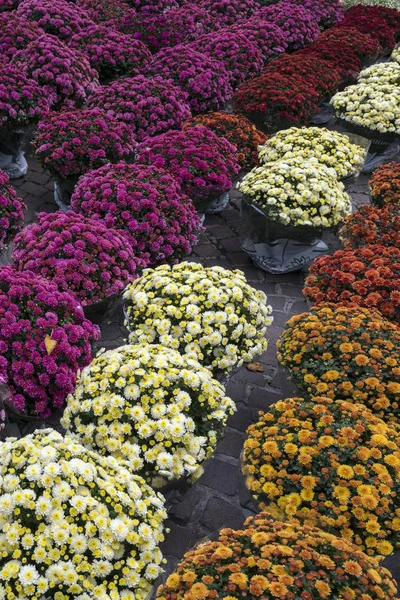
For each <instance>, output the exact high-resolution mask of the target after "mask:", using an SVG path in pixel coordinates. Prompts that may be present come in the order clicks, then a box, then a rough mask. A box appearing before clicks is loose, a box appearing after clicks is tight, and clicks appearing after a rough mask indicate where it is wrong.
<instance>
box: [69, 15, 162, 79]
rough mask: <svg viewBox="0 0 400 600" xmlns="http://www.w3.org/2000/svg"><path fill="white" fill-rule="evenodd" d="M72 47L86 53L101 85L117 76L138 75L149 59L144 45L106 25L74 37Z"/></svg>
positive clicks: (148, 52)
mask: <svg viewBox="0 0 400 600" xmlns="http://www.w3.org/2000/svg"><path fill="white" fill-rule="evenodd" d="M71 47H72V48H78V49H79V50H81V51H82V52H86V54H87V55H88V57H89V59H90V64H91V65H92V67H93V68H94V69H96V71H97V72H98V74H99V78H100V81H101V82H102V83H103V82H107V81H110V80H111V79H117V78H118V77H120V76H125V75H131V76H133V75H137V74H139V73H140V72H141V71H142V70H143V68H144V67H145V65H146V64H147V63H148V62H150V59H151V54H150V51H149V50H148V49H147V47H146V46H145V45H144V44H143V42H141V41H140V40H136V39H134V38H133V37H132V36H131V35H126V34H124V33H120V32H119V31H114V30H113V29H110V28H109V27H107V26H106V25H91V26H90V27H87V28H86V29H83V30H82V31H81V32H80V33H78V34H76V35H74V36H73V38H72V40H71Z"/></svg>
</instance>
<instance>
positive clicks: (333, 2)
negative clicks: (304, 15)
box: [290, 0, 344, 29]
mask: <svg viewBox="0 0 400 600" xmlns="http://www.w3.org/2000/svg"><path fill="white" fill-rule="evenodd" d="M290 2H291V3H292V4H298V5H299V6H303V7H304V8H306V9H307V10H308V11H309V12H310V13H311V14H312V15H314V16H315V18H316V20H317V21H318V25H319V26H320V27H321V29H326V28H327V27H332V26H333V25H336V23H338V22H339V21H341V20H342V19H343V15H344V8H343V4H342V3H341V2H340V0H290Z"/></svg>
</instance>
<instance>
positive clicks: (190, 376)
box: [62, 345, 235, 488]
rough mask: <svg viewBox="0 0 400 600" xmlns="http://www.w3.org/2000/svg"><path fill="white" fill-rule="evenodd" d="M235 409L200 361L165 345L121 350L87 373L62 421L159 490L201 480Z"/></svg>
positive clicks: (87, 443)
mask: <svg viewBox="0 0 400 600" xmlns="http://www.w3.org/2000/svg"><path fill="white" fill-rule="evenodd" d="M160 383H161V384H162V385H161V386H160ZM234 410H235V405H234V403H233V402H232V400H230V399H229V398H227V397H226V396H225V390H224V388H223V386H222V385H221V384H220V383H218V381H216V380H215V379H213V378H212V375H211V373H210V371H209V370H208V369H206V368H204V367H202V366H200V364H199V363H198V362H197V361H196V360H193V359H190V358H188V357H187V356H186V355H181V354H179V352H177V351H176V350H172V349H171V348H166V347H163V346H153V345H138V346H122V347H120V348H117V349H116V350H110V351H108V352H105V353H103V354H99V355H98V356H97V357H96V358H95V360H94V361H93V362H92V363H91V364H90V366H89V367H87V368H86V369H84V370H83V371H82V374H81V377H80V378H79V380H78V383H77V386H76V389H75V392H74V394H73V395H72V396H70V397H69V399H68V405H67V408H66V410H65V413H64V417H63V421H62V423H63V425H64V427H65V428H66V430H67V431H68V432H70V433H75V434H76V435H77V436H78V437H79V438H80V439H81V440H82V443H83V444H84V445H85V446H90V447H91V448H93V450H96V451H97V452H99V453H100V454H106V455H109V454H111V455H112V456H114V457H115V458H117V459H124V460H126V461H127V462H128V464H129V467H130V469H131V470H133V471H134V472H137V473H138V474H139V475H141V476H142V477H144V479H146V481H148V483H149V484H150V485H152V486H153V487H155V488H159V487H162V486H163V485H165V484H166V483H168V481H171V480H175V479H182V478H184V477H189V476H191V477H192V479H197V478H198V477H199V476H200V475H201V473H202V469H201V464H202V462H204V461H205V460H206V459H207V458H208V457H209V456H210V455H211V454H212V453H213V451H214V450H215V446H216V443H217V440H218V439H219V438H220V437H221V435H222V430H223V428H224V426H225V424H226V421H227V418H228V416H229V415H231V414H233V412H234Z"/></svg>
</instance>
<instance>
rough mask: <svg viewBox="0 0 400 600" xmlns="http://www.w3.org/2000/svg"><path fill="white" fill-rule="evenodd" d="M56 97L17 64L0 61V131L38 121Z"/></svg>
mask: <svg viewBox="0 0 400 600" xmlns="http://www.w3.org/2000/svg"><path fill="white" fill-rule="evenodd" d="M54 99H55V97H54V94H53V96H52V97H51V96H50V97H46V95H45V94H44V93H43V89H42V88H41V87H40V85H39V84H38V83H37V82H36V81H35V80H34V79H30V78H29V77H27V76H26V75H25V73H23V72H21V70H20V69H19V68H18V67H16V66H15V65H12V64H9V63H8V62H4V63H0V132H1V127H5V128H7V129H15V128H16V127H20V126H26V125H29V123H32V122H34V121H37V120H38V118H39V117H40V116H41V115H43V114H44V113H46V112H47V111H48V110H49V104H51V102H52V101H54Z"/></svg>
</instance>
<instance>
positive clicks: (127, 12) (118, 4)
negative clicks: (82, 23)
mask: <svg viewBox="0 0 400 600" xmlns="http://www.w3.org/2000/svg"><path fill="white" fill-rule="evenodd" d="M75 4H76V6H77V7H78V8H83V9H84V10H85V11H86V12H87V13H88V15H89V16H90V18H91V19H92V20H93V21H94V22H95V23H103V22H108V24H109V25H113V26H117V25H118V24H120V25H123V23H124V20H125V19H129V20H132V21H133V20H134V17H135V16H136V12H135V11H134V10H133V8H130V6H129V4H128V3H127V2H124V0H76V3H75ZM117 28H118V27H117Z"/></svg>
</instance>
